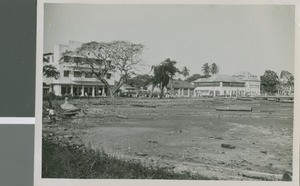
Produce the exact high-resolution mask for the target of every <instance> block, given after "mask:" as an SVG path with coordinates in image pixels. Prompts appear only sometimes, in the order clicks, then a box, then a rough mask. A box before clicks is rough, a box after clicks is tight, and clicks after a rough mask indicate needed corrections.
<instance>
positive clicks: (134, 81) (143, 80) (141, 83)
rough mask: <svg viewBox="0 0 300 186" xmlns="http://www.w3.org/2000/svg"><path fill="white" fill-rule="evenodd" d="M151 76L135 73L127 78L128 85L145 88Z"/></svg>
mask: <svg viewBox="0 0 300 186" xmlns="http://www.w3.org/2000/svg"><path fill="white" fill-rule="evenodd" d="M152 78H153V77H152V76H151V75H148V74H143V75H137V76H135V77H133V78H130V79H129V80H128V82H127V83H128V85H130V86H133V87H136V88H146V87H147V85H149V84H150V83H151V81H152Z"/></svg>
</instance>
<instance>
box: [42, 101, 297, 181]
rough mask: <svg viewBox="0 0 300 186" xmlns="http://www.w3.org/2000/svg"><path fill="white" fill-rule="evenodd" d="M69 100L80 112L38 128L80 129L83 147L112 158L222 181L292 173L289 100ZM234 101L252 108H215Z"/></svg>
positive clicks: (291, 109)
mask: <svg viewBox="0 0 300 186" xmlns="http://www.w3.org/2000/svg"><path fill="white" fill-rule="evenodd" d="M70 102H71V103H72V104H74V105H76V106H77V107H79V108H81V109H83V110H84V111H85V115H83V116H77V117H73V118H70V119H62V120H59V121H58V122H57V127H49V126H48V125H44V127H43V131H44V132H49V131H51V132H60V131H62V132H63V135H72V132H71V131H74V130H76V131H80V132H79V133H80V136H77V137H79V138H81V139H82V140H83V141H84V142H85V143H86V144H87V145H91V147H92V148H94V149H104V150H105V151H106V152H107V153H109V154H111V155H113V156H117V157H119V158H124V159H133V160H134V159H135V160H138V161H141V162H143V163H144V164H155V165H159V166H165V167H169V168H172V169H174V170H176V171H179V172H180V171H186V170H188V171H191V172H194V173H198V174H201V175H205V176H208V177H211V178H218V179H222V180H280V179H281V177H282V175H283V174H284V173H285V172H288V173H290V174H291V173H292V134H293V104H291V103H289V104H286V105H285V106H284V107H283V106H281V105H280V104H282V103H279V102H270V101H267V100H252V101H243V100H235V99H228V98H218V99H213V98H181V99H179V98H176V99H161V100H159V99H152V100H150V99H139V98H136V99H134V98H124V99H123V98H122V99H108V98H106V101H105V104H101V103H102V102H103V100H99V99H90V100H70ZM232 105H234V106H236V107H240V108H241V107H251V108H252V112H239V111H234V112H233V111H218V110H216V108H218V107H230V106H232ZM118 116H122V117H118ZM77 137H76V138H77ZM222 144H223V145H222ZM224 144H225V145H224ZM227 145H229V146H228V147H230V146H231V147H234V148H226V146H227Z"/></svg>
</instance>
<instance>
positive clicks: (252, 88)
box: [233, 72, 260, 96]
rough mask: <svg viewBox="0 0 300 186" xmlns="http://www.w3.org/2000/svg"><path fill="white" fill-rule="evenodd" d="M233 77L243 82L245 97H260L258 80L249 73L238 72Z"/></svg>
mask: <svg viewBox="0 0 300 186" xmlns="http://www.w3.org/2000/svg"><path fill="white" fill-rule="evenodd" d="M233 77H236V78H238V79H239V80H241V81H243V82H245V95H246V96H257V95H260V79H259V78H258V77H257V76H255V75H253V74H251V73H250V72H238V73H236V74H234V75H233Z"/></svg>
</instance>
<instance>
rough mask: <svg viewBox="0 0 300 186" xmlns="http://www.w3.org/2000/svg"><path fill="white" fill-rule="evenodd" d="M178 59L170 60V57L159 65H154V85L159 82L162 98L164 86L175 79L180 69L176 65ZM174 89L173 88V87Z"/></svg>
mask: <svg viewBox="0 0 300 186" xmlns="http://www.w3.org/2000/svg"><path fill="white" fill-rule="evenodd" d="M176 63H177V62H176V61H173V60H170V59H169V58H168V59H166V60H164V61H163V62H161V64H159V65H157V66H153V67H152V69H153V72H154V77H153V86H154V85H156V84H159V86H160V90H161V93H160V98H162V97H163V92H164V88H165V87H166V86H167V85H168V83H169V81H170V80H171V79H173V77H174V75H175V74H176V73H179V72H180V71H179V70H178V68H176V67H175V65H176ZM171 89H172V88H171Z"/></svg>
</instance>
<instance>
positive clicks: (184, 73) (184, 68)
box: [181, 66, 190, 77]
mask: <svg viewBox="0 0 300 186" xmlns="http://www.w3.org/2000/svg"><path fill="white" fill-rule="evenodd" d="M181 74H182V75H183V76H184V77H187V76H189V75H190V70H189V69H188V68H187V67H186V66H185V67H183V68H182V70H181Z"/></svg>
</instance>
